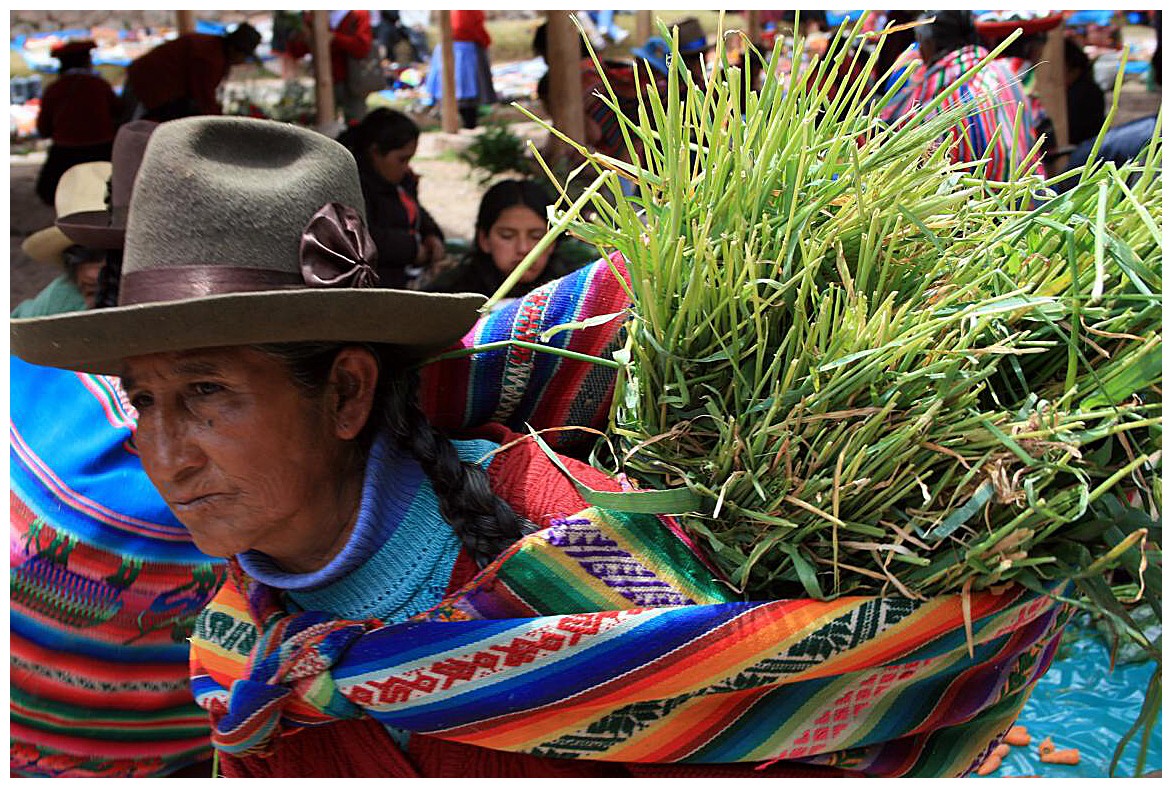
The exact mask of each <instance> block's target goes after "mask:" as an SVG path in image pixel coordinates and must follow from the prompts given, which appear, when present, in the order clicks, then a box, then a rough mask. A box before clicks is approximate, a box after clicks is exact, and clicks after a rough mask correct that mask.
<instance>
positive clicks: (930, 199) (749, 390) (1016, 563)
mask: <svg viewBox="0 0 1172 788" xmlns="http://www.w3.org/2000/svg"><path fill="white" fill-rule="evenodd" d="M860 29H861V25H856V26H855V29H854V30H853V31H852V30H847V29H845V28H844V29H841V30H840V31H839V33H838V35H839V36H859V35H861V33H860ZM662 32H663V34H664V35H665V37H666V38H667V39H668V40H670V39H671V35H670V33H669V31H667V30H666V29H665V28H664V29H662ZM877 38H878V42H877V43H879V44H880V45H881V42H882V35H880V36H878V37H877ZM1011 40H1012V39H1011ZM717 41H718V42H723V37H722V36H721V37H718V38H717ZM1008 43H1009V42H1008V41H1007V42H1005V44H1003V45H1002V46H1004V45H1007V44H1008ZM674 46H675V44H674V43H673V47H674ZM780 46H781V42H778V45H777V46H776V47H775V49H774V51H773V55H772V57H771V58H770V59H769V65H768V67H767V69H766V73H769V74H776V73H778V72H779V71H780V68H779V53H780ZM799 48H800V44H798V45H795V50H799ZM999 50H1000V48H998V50H995V51H994V52H992V53H991V54H990V55H989V56H988V58H986V61H985V62H988V60H990V59H992V58H993V57H995V56H996V55H997V54H998V53H999ZM831 51H837V52H838V54H837V55H836V56H835V57H834V58H833V59H831V60H823V61H816V62H815V63H813V64H812V65H811V67H810V69H808V70H799V69H794V70H792V71H790V73H789V74H788V75H787V76H786V77H785V78H775V79H770V80H767V81H766V83H765V85H764V87H763V88H762V89H761V90H760V91H759V92H758V91H745V90H744V89H743V88H742V86H741V78H742V73H741V71H740V69H739V68H736V67H734V66H731V65H730V64H729V63H728V62H727V60H726V59H725V55H724V52H723V50H722V43H718V47H717V52H716V64H715V68H714V72H713V73H712V74H710V75H709V76H708V77H707V78H706V79H705V80H704V81H703V82H700V83H698V82H697V81H695V80H694V79H693V77H692V75H691V74H690V73H689V72H688V70H687V69H686V68H685V67H684V66H683V64H682V61H681V59H680V58H678V57H675V58H673V62H674V63H675V64H676V65H675V67H673V68H672V70H671V73H670V76H669V79H668V84H667V88H666V92H665V93H664V94H663V95H660V94H658V93H657V92H655V91H650V92H648V93H646V94H644V95H643V96H642V97H641V101H640V103H641V107H640V110H639V113H638V118H637V121H636V120H631V119H627V118H625V117H623V115H622V113H620V112H619V106H618V102H617V100H616V99H615V95H614V93H613V92H610V95H609V98H608V104H609V105H610V106H611V109H612V110H613V111H615V112H616V114H618V115H619V122H620V124H621V127H622V129H623V133H624V135H625V137H626V140H627V145H628V149H629V152H630V154H631V155H630V161H629V162H628V161H621V160H619V159H615V158H612V157H608V156H605V155H601V154H597V153H594V152H591V151H589V150H588V149H586V148H585V147H584V146H583V145H582V144H581V143H580V142H578V141H575V140H571V139H569V138H567V137H565V135H563V134H560V133H559V132H558V131H557V130H556V129H552V128H550V130H551V132H552V133H554V134H558V135H559V136H560V137H561V138H562V139H563V140H565V141H566V142H567V143H568V144H570V145H571V146H574V147H575V148H576V149H577V150H578V151H579V152H580V153H581V154H582V156H583V157H584V158H585V159H586V162H587V165H586V166H587V167H588V168H589V169H591V170H593V172H594V173H596V174H597V177H596V179H595V181H594V183H593V184H592V185H591V187H590V188H589V189H587V190H586V192H584V193H583V194H582V196H581V197H579V198H578V199H577V200H576V201H574V202H573V204H572V205H570V202H571V198H570V197H569V195H568V194H567V193H566V191H565V190H563V201H564V204H566V205H569V207H568V208H566V209H564V210H562V211H560V212H559V213H558V215H557V216H556V219H557V221H556V223H555V227H556V228H557V229H558V230H559V231H561V230H568V231H570V232H571V233H573V234H574V235H576V236H578V237H580V238H582V239H583V240H585V241H587V242H589V243H591V244H593V245H595V246H596V247H597V248H598V249H599V250H600V251H602V252H604V253H609V252H612V251H615V250H617V251H619V252H621V253H622V255H623V257H624V258H625V260H626V264H627V269H628V271H629V272H630V279H631V286H630V292H629V295H630V297H631V300H632V302H633V306H632V307H631V309H630V313H629V316H628V319H627V323H626V326H627V338H628V341H627V345H626V347H625V348H624V349H623V350H622V351H621V352H620V353H619V354H618V355H617V356H616V359H617V361H618V362H619V365H620V369H619V377H618V384H617V387H616V392H615V398H614V406H613V411H612V423H611V427H610V430H609V432H610V436H611V438H612V439H613V441H614V443H615V444H616V456H617V457H620V458H621V464H620V466H619V467H615V468H610V469H609V470H612V471H619V470H621V471H623V472H625V473H626V474H628V476H629V477H631V478H633V479H635V480H637V481H638V482H639V483H640V485H641V486H642V487H643V488H644V489H647V490H652V491H656V492H663V493H668V494H670V496H671V499H672V500H673V501H674V504H673V506H672V508H664V509H660V511H670V512H672V513H676V514H678V515H679V516H680V521H681V522H682V523H683V524H684V526H685V527H686V528H687V529H688V530H689V531H690V532H691V533H692V534H693V535H695V536H696V538H697V541H698V543H699V544H700V545H701V546H702V548H703V549H704V550H705V551H706V552H707V553H708V555H709V557H710V558H711V559H712V560H713V561H714V562H715V563H716V564H717V565H718V566H720V567H721V568H722V569H723V570H724V572H725V573H726V575H727V576H728V577H729V578H730V579H731V581H732V582H733V583H734V584H735V585H736V586H737V587H739V588H741V589H743V590H744V592H745V593H746V595H747V596H749V597H753V598H766V597H768V598H785V597H793V596H805V597H811V598H815V599H830V598H835V597H838V596H841V595H845V594H881V595H882V594H899V595H904V596H908V597H912V598H925V597H930V596H936V595H941V594H951V593H961V594H966V593H968V592H969V591H971V590H976V589H984V588H994V587H996V586H997V585H999V584H1001V583H1005V582H1016V583H1020V584H1022V585H1024V586H1027V587H1029V588H1032V589H1035V590H1038V591H1040V592H1043V593H1050V592H1049V591H1048V589H1050V588H1052V587H1053V585H1054V582H1055V581H1057V580H1073V581H1074V590H1072V591H1071V592H1070V596H1069V598H1068V599H1066V600H1065V601H1067V602H1069V603H1070V604H1071V605H1073V606H1076V607H1080V608H1083V609H1086V610H1090V611H1092V612H1094V613H1095V614H1096V615H1099V616H1101V617H1102V618H1103V619H1104V620H1105V621H1107V622H1109V623H1110V626H1111V628H1112V630H1113V632H1114V633H1115V635H1116V636H1117V637H1119V638H1120V639H1122V640H1124V641H1127V642H1130V643H1132V644H1134V645H1136V646H1137V647H1138V648H1140V649H1141V650H1142V651H1143V652H1144V653H1145V654H1147V655H1148V656H1150V657H1151V658H1152V659H1154V660H1156V661H1157V663H1159V662H1160V661H1161V659H1162V656H1161V651H1160V645H1159V639H1158V638H1157V639H1156V640H1155V641H1154V642H1153V641H1152V640H1149V638H1148V637H1147V636H1146V635H1145V633H1144V631H1143V627H1142V626H1139V625H1138V624H1137V622H1136V620H1135V615H1134V614H1135V613H1136V611H1138V610H1143V609H1150V610H1152V611H1154V612H1155V613H1156V617H1157V618H1158V614H1159V611H1160V581H1159V568H1158V567H1159V565H1160V564H1161V553H1160V549H1159V534H1160V529H1159V526H1158V519H1157V518H1158V517H1159V513H1160V510H1161V501H1162V492H1161V488H1160V472H1161V467H1162V416H1161V410H1162V391H1161V385H1162V384H1161V370H1160V359H1161V351H1162V327H1161V326H1162V324H1161V309H1162V262H1163V251H1162V229H1161V228H1162V199H1161V184H1162V168H1161V165H1160V162H1161V145H1160V135H1159V131H1158V130H1157V132H1156V134H1155V136H1154V138H1153V141H1152V143H1151V145H1150V146H1149V148H1148V151H1147V153H1146V154H1145V155H1144V156H1143V157H1141V158H1140V160H1138V161H1135V162H1132V163H1129V164H1127V165H1124V166H1120V167H1117V166H1115V165H1114V164H1113V163H1110V162H1105V163H1092V164H1088V165H1086V166H1085V167H1083V168H1081V169H1079V170H1077V171H1075V172H1073V173H1068V174H1064V175H1061V176H1057V177H1056V178H1053V179H1050V180H1046V179H1045V178H1044V177H1043V176H1042V175H1040V174H1038V173H1037V172H1036V171H1035V169H1034V167H1033V161H1034V155H1035V154H1036V153H1037V150H1038V148H1037V147H1036V148H1035V150H1034V151H1031V152H1030V153H1029V154H1028V155H1026V156H1023V157H1022V159H1021V160H1020V161H1018V162H1017V164H1016V167H1015V168H1014V172H1013V173H1012V175H1011V177H1010V178H1008V179H1007V180H1006V181H994V180H990V179H989V178H987V177H986V175H985V171H984V166H983V162H982V161H977V162H953V161H952V160H951V159H950V158H949V156H948V152H947V148H946V146H943V145H941V144H940V143H939V141H940V140H941V139H942V138H944V137H946V135H947V134H948V132H949V130H950V129H951V128H953V127H955V126H956V125H957V124H958V123H960V122H963V120H964V119H965V116H966V115H967V114H968V112H970V111H971V110H970V108H969V107H966V106H964V105H963V104H960V105H957V106H955V107H953V108H952V109H949V110H944V111H940V106H941V103H942V102H943V101H944V99H945V98H946V97H947V96H948V95H950V94H951V93H953V92H955V91H957V90H959V88H960V86H961V84H962V83H963V82H964V81H966V78H967V76H971V74H972V73H973V72H972V71H970V72H969V74H968V75H966V78H962V79H961V80H960V81H958V82H957V83H955V84H954V85H952V86H950V87H948V88H946V89H945V90H944V91H942V92H941V93H940V94H938V95H937V96H936V98H935V99H934V100H933V101H932V102H930V103H929V104H927V105H926V106H924V107H919V108H915V109H913V110H912V111H911V112H910V113H909V114H908V115H907V116H905V117H904V118H901V119H900V120H899V122H897V123H896V124H894V125H889V124H887V123H884V122H883V121H882V120H881V119H880V117H879V113H878V107H880V106H882V105H884V104H886V103H887V101H888V100H889V99H890V98H891V96H892V95H894V92H895V91H896V90H898V89H899V88H900V86H901V84H902V81H903V80H904V79H906V74H905V75H904V76H902V77H900V78H899V79H898V80H897V81H896V83H895V85H894V86H893V87H891V88H890V89H889V90H888V91H887V92H886V93H880V91H879V89H878V88H877V87H874V86H873V85H871V84H870V83H868V82H867V81H866V80H865V79H861V78H855V79H850V78H848V79H845V80H844V79H842V78H840V75H842V74H848V73H860V74H865V73H869V72H870V71H871V70H872V68H873V66H874V64H875V62H876V60H877V57H878V48H876V49H875V50H874V51H873V52H872V54H871V55H870V56H869V57H868V56H866V55H864V54H862V52H863V51H864V50H863V49H862V48H859V49H855V50H852V48H851V47H849V46H843V47H831ZM849 58H853V59H854V61H853V62H848V59H849ZM860 58H861V59H863V60H866V61H867V62H865V63H864V64H863V67H862V68H859V69H856V68H854V67H855V66H857V65H859V64H860V60H859V59H860ZM982 65H983V64H982ZM979 67H980V66H977V67H975V68H974V70H973V71H975V69H976V68H979ZM600 71H601V69H600ZM887 76H890V74H889V75H887ZM604 79H605V76H604ZM1119 79H1120V80H1121V79H1122V70H1121V71H1120V77H1119ZM884 81H885V79H884V78H881V79H879V80H877V83H876V84H883V83H884ZM832 86H833V87H835V88H837V90H836V91H834V93H833V94H832V93H831V90H830V89H831V87H832ZM1117 87H1118V81H1117ZM1115 95H1116V96H1118V90H1117V91H1116V94H1115ZM1113 114H1114V108H1113V109H1112V115H1113ZM534 119H535V120H539V119H538V118H534ZM1019 122H1020V121H1019ZM1158 125H1159V124H1157V127H1158ZM547 128H549V126H548V125H547ZM1106 128H1107V126H1104V130H1105V129H1106ZM1101 141H1102V135H1100V138H1099V142H1098V143H1097V144H1099V143H1101ZM636 143H638V145H636ZM1039 146H1040V143H1039ZM1091 160H1092V161H1093V160H1094V156H1093V154H1092V156H1091ZM547 172H549V171H548V170H547ZM549 174H550V177H551V180H554V182H555V183H557V182H558V180H557V179H556V178H554V177H553V174H552V172H549ZM620 175H621V176H622V177H623V178H625V179H627V180H629V181H630V182H631V183H633V184H634V196H633V197H631V198H629V199H627V198H625V197H623V195H622V194H621V193H620V185H619V176H620ZM1065 180H1070V181H1073V182H1074V183H1073V186H1072V188H1070V189H1069V190H1068V191H1066V192H1065V193H1063V194H1058V193H1056V191H1055V190H1054V189H1053V188H1052V187H1053V186H1055V185H1056V184H1057V183H1058V182H1060V181H1065ZM608 192H609V194H608ZM607 198H609V199H607ZM587 205H589V206H590V207H591V208H593V209H594V215H593V217H592V218H589V219H588V218H586V208H587ZM534 254H536V252H535V253H534ZM524 266H525V263H524V262H523V263H522V266H521V267H519V268H518V270H517V271H515V272H514V276H519V275H520V272H521V271H522V270H523V268H524ZM509 284H510V283H506V286H508V285H509ZM615 497H616V496H613V495H612V497H611V498H608V499H607V504H608V505H611V506H621V505H622V504H621V503H618V502H616V500H614V499H615ZM627 497H629V498H630V499H631V501H632V503H631V504H630V505H631V506H643V505H646V501H648V500H649V498H648V497H647V496H646V495H645V494H643V493H635V494H632V495H628V496H627ZM588 500H590V499H589V498H588ZM641 502H642V503H641ZM681 502H683V503H681ZM1160 681H1161V680H1160V669H1159V664H1157V669H1156V671H1155V674H1154V676H1153V679H1152V684H1151V686H1150V687H1149V692H1148V695H1147V698H1146V701H1145V705H1144V708H1143V710H1142V711H1141V714H1140V718H1139V719H1137V720H1136V723H1135V726H1134V727H1133V729H1132V730H1131V731H1129V732H1128V734H1127V735H1126V736H1125V737H1124V741H1123V742H1121V743H1120V745H1119V750H1118V751H1117V753H1116V759H1115V761H1116V762H1117V761H1118V757H1119V754H1120V753H1121V752H1122V747H1123V744H1124V743H1125V742H1126V741H1127V740H1128V739H1130V738H1131V737H1132V736H1133V735H1135V734H1136V733H1137V732H1139V731H1140V730H1141V729H1142V731H1143V733H1142V734H1141V735H1142V738H1143V740H1144V743H1145V744H1146V742H1147V740H1148V738H1149V737H1150V736H1151V734H1152V731H1153V728H1154V724H1155V721H1156V720H1158V715H1159V709H1160V706H1159V702H1160ZM1145 751H1146V747H1145ZM1143 763H1144V758H1143V755H1142V754H1141V756H1140V759H1139V763H1138V764H1137V769H1138V770H1142V768H1143ZM1112 768H1114V763H1113V765H1112Z"/></svg>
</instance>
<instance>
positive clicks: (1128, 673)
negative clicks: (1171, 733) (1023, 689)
mask: <svg viewBox="0 0 1172 788" xmlns="http://www.w3.org/2000/svg"><path fill="white" fill-rule="evenodd" d="M1110 667H1111V655H1110V652H1109V651H1108V650H1107V646H1106V645H1105V643H1104V641H1103V638H1102V637H1100V636H1099V635H1098V634H1097V633H1096V632H1095V630H1093V629H1090V628H1088V627H1087V626H1085V624H1080V625H1075V624H1073V623H1072V624H1071V627H1070V629H1068V632H1067V635H1066V637H1065V638H1064V640H1063V643H1062V645H1061V647H1060V648H1059V651H1058V656H1057V657H1055V659H1054V664H1053V665H1051V666H1050V670H1048V671H1047V672H1046V675H1044V676H1043V677H1042V678H1041V680H1040V681H1038V685H1037V687H1036V688H1035V689H1034V692H1033V695H1031V696H1030V699H1029V700H1028V701H1026V705H1025V708H1024V709H1022V712H1021V716H1020V717H1018V724H1019V725H1024V726H1026V728H1028V729H1029V732H1030V736H1032V737H1033V741H1032V742H1031V743H1030V745H1029V746H1028V747H1013V748H1011V749H1010V753H1009V755H1008V756H1006V757H1005V759H1004V760H1003V761H1002V763H1001V768H999V769H998V770H997V771H995V772H994V773H993V774H992V775H991V776H993V777H1024V776H1027V775H1039V776H1041V777H1106V776H1107V769H1108V767H1109V766H1110V765H1111V757H1112V756H1113V755H1114V753H1115V747H1116V745H1117V744H1118V743H1119V740H1120V739H1121V738H1122V737H1123V734H1124V733H1126V732H1127V729H1128V728H1129V727H1131V724H1132V723H1133V722H1134V721H1135V720H1136V718H1137V717H1138V716H1139V711H1140V708H1141V707H1142V706H1143V701H1144V693H1145V692H1146V691H1147V686H1148V680H1149V679H1150V678H1151V676H1152V673H1153V671H1154V670H1155V669H1156V663H1155V662H1153V661H1147V662H1141V663H1129V664H1117V665H1116V666H1115V670H1111V669H1110ZM1162 727H1163V720H1162V719H1161V720H1160V721H1159V722H1157V724H1156V728H1155V732H1154V733H1153V735H1152V739H1151V741H1150V742H1149V744H1148V751H1147V759H1146V761H1145V763H1144V772H1145V773H1146V772H1151V771H1155V770H1157V769H1160V768H1161V763H1160V758H1161V754H1160V742H1161V733H1162ZM1047 736H1049V737H1050V738H1051V739H1052V740H1053V742H1054V746H1055V747H1057V748H1058V749H1060V750H1065V749H1070V748H1072V747H1077V748H1078V750H1079V756H1080V761H1079V764H1078V765H1077V766H1065V765H1062V764H1050V763H1042V762H1041V761H1040V760H1039V759H1038V744H1039V743H1040V742H1041V741H1042V740H1043V739H1044V738H1046V737H1047ZM1139 752H1140V737H1139V736H1136V737H1135V738H1134V739H1133V740H1132V741H1131V742H1130V743H1129V744H1128V745H1127V748H1126V749H1125V750H1124V751H1123V757H1122V759H1121V760H1120V762H1119V766H1118V767H1117V768H1116V770H1115V776H1116V777H1130V776H1132V774H1133V773H1134V771H1135V765H1136V762H1137V760H1138V757H1139Z"/></svg>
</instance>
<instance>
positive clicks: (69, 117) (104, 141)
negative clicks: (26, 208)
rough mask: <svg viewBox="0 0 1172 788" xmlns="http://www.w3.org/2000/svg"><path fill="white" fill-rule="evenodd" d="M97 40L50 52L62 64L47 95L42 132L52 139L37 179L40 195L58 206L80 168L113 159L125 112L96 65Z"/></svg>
mask: <svg viewBox="0 0 1172 788" xmlns="http://www.w3.org/2000/svg"><path fill="white" fill-rule="evenodd" d="M94 46H95V45H94V42H93V41H70V42H69V43H67V44H62V45H61V46H58V47H54V48H53V49H52V50H51V51H50V54H51V55H52V56H53V57H54V58H56V59H57V60H58V61H60V63H61V69H60V71H58V72H57V79H56V80H54V81H53V84H51V85H49V87H48V88H46V89H45V92H44V95H42V96H41V110H40V114H39V115H37V133H38V134H40V135H41V137H42V138H43V139H48V140H52V144H51V145H50V146H49V154H48V156H47V157H46V159H45V164H44V166H42V167H41V172H40V174H39V175H38V176H37V185H36V189H37V196H38V197H40V198H41V202H43V203H45V204H46V205H52V204H53V199H54V195H56V193H57V182H58V181H60V180H61V176H62V175H64V174H65V171H66V170H68V169H69V168H70V167H72V166H74V165H75V164H84V163H85V162H87V161H109V160H110V154H111V152H112V149H113V145H114V130H115V127H116V126H117V121H118V115H119V112H120V108H119V103H118V97H117V96H116V95H114V89H113V88H111V87H110V83H109V82H107V81H106V80H104V79H102V77H101V76H99V75H98V73H97V72H96V71H94V69H93V66H92V64H91V62H90V50H91V49H93V48H94Z"/></svg>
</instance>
